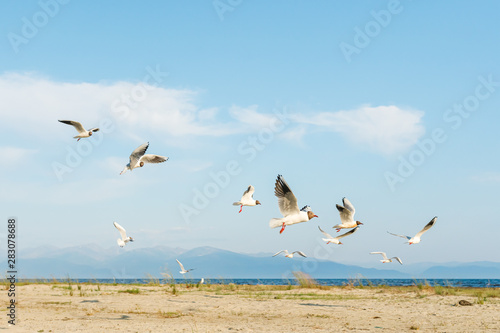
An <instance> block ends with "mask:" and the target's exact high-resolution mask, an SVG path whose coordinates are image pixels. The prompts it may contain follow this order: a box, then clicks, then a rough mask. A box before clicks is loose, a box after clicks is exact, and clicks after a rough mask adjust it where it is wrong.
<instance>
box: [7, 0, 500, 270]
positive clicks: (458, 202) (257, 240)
mask: <svg viewBox="0 0 500 333" xmlns="http://www.w3.org/2000/svg"><path fill="white" fill-rule="evenodd" d="M214 3H215V4H217V6H215V5H214ZM227 6H229V7H227ZM216 7H217V8H218V9H217V8H216ZM499 7H500V4H498V3H497V2H495V1H486V2H482V3H481V5H480V6H479V5H477V4H473V3H470V2H467V1H454V2H451V1H446V2H439V3H426V2H421V1H408V0H407V1H400V2H397V1H356V2H349V3H347V2H339V1H337V2H329V1H319V2H315V3H311V2H308V1H295V2H292V3H291V2H289V1H273V2H264V1H252V2H250V1H245V0H241V1H236V0H234V1H228V0H221V1H219V2H212V1H193V2H190V4H189V5H186V4H185V3H183V2H180V1H170V2H163V1H149V2H147V4H144V3H140V2H133V1H108V2H105V3H99V4H97V3H95V2H85V3H83V2H77V1H67V2H65V1H61V2H56V1H55V0H53V1H49V0H47V1H39V2H37V1H24V2H22V3H20V2H12V1H11V2H9V3H8V5H6V6H5V8H4V10H3V11H2V12H1V13H0V19H1V22H2V25H1V27H2V33H1V34H2V35H3V36H4V37H3V38H1V39H0V47H1V48H2V50H3V51H2V52H0V94H1V95H2V96H1V100H2V103H1V105H0V113H1V116H2V122H1V125H0V126H1V128H2V130H1V132H0V133H1V134H0V136H1V141H0V142H1V144H0V151H1V152H2V154H3V156H4V159H5V162H4V163H3V165H2V169H3V172H2V173H1V176H0V183H1V184H2V189H3V191H2V194H1V198H2V202H3V206H4V209H3V212H4V214H5V215H4V218H5V219H6V218H7V217H8V216H16V217H18V218H19V221H20V222H19V223H20V224H19V243H20V247H21V248H22V247H36V246H44V245H52V246H58V247H66V246H72V245H78V244H87V243H97V244H100V245H102V246H105V247H106V246H108V245H109V246H113V245H114V244H115V241H116V238H117V236H118V233H117V232H116V230H115V229H114V228H113V224H112V222H113V221H117V222H118V223H120V224H121V225H122V226H124V227H125V228H126V229H127V230H128V232H129V234H130V235H132V236H133V237H134V238H135V239H136V242H135V243H133V244H131V246H127V248H126V249H124V251H127V250H130V249H132V248H138V247H149V246H154V245H165V246H171V247H182V248H194V247H197V246H205V245H208V246H214V247H218V248H223V249H228V250H232V251H237V252H245V253H256V252H273V253H274V252H277V251H279V250H281V249H285V248H287V249H288V250H292V251H293V250H302V251H304V252H305V253H307V254H309V255H310V256H315V253H319V252H321V251H320V250H321V249H325V245H323V244H322V243H321V240H320V238H321V234H320V233H319V231H318V229H317V226H318V225H319V226H321V227H322V228H323V229H324V230H327V231H331V232H334V230H333V229H331V226H333V225H334V224H337V223H338V220H339V216H338V213H337V211H336V209H335V204H336V203H341V200H342V197H344V196H345V197H348V198H349V199H350V200H351V202H352V203H353V204H354V205H355V207H356V209H357V213H356V218H357V219H359V220H361V221H362V222H363V223H364V226H363V227H362V229H361V230H360V231H359V232H358V233H356V234H355V235H353V236H351V237H349V238H346V239H345V242H344V244H345V245H343V246H331V245H330V246H329V247H328V251H327V252H326V253H327V255H326V257H327V258H328V259H330V260H334V261H338V262H342V263H354V264H365V265H371V264H373V265H376V264H377V263H378V261H377V260H375V259H378V258H373V256H370V255H369V254H368V253H369V252H370V251H386V252H387V253H388V254H391V255H398V256H400V257H402V258H403V260H405V262H408V263H416V262H424V261H425V262H427V261H435V262H446V261H482V260H490V261H498V260H499V259H498V252H499V250H500V245H498V242H497V236H496V235H498V234H499V233H500V226H499V224H498V215H499V213H500V212H499V208H498V193H499V189H500V163H499V162H500V160H499V157H498V154H496V153H497V152H498V149H499V140H498V123H499V121H500V115H499V113H498V107H499V104H500V84H499V82H500V71H499V66H498V59H500V47H499V43H498V40H499V39H500V23H499V22H498V19H497V17H496V13H498V10H499V9H500V8H499ZM221 8H226V11H223V12H222V10H223V9H221ZM346 48H347V49H346ZM354 49H356V51H355V52H353V51H352V50H354ZM346 50H350V51H346ZM460 109H461V110H462V111H459V110H460ZM276 114H281V115H283V114H285V115H286V120H285V122H284V123H281V122H276V120H275V118H276ZM58 119H72V120H78V121H81V122H82V123H83V124H84V126H86V127H88V128H90V127H94V126H101V129H102V130H101V131H100V132H98V133H96V135H95V137H93V138H91V139H87V140H81V141H80V142H78V143H77V142H76V140H74V139H72V136H74V135H75V134H74V133H73V129H72V128H70V127H69V126H66V125H64V124H61V123H58V122H57V120H58ZM272 124H275V125H276V124H277V125H279V126H273V125H272ZM144 142H150V147H149V150H148V152H150V153H155V154H159V155H164V156H168V157H169V158H170V159H169V161H168V162H166V163H164V164H161V165H148V166H146V167H145V168H143V169H137V170H134V171H133V172H129V173H126V174H124V175H122V176H119V172H120V171H121V170H122V168H123V166H124V165H125V164H126V163H127V162H128V156H129V154H130V153H131V152H132V150H134V149H135V148H136V147H138V146H139V145H141V144H142V143H144ZM252 142H256V144H255V146H254V148H252V145H253V143H252ZM422 147H424V148H422ZM254 153H255V154H254ZM72 154H77V155H78V157H74V156H73V158H75V159H76V160H74V161H73V162H72V163H73V164H72V165H69V164H70V163H68V161H70V162H71V160H68V158H70V159H71V157H69V156H70V155H72ZM228 163H229V164H231V163H232V164H235V163H236V168H235V169H236V170H237V171H235V172H233V174H232V175H229V176H228V177H227V181H226V178H224V177H223V176H221V177H222V178H221V179H223V180H224V181H222V183H220V184H219V185H213V184H216V182H215V181H214V180H213V175H214V174H216V175H217V174H219V175H220V174H221V172H227V171H225V170H226V169H227V166H228ZM408 165H409V166H408ZM61 166H63V167H65V168H66V169H64V168H63V169H61ZM55 168H59V169H58V170H59V172H57V171H55V170H56V169H55ZM408 168H409V169H408ZM69 169H70V170H71V172H61V171H60V170H66V171H68V170H69ZM233 169H234V168H233ZM233 171H234V170H233ZM278 174H282V175H283V176H284V178H285V179H286V180H287V182H288V183H289V185H290V187H291V188H292V190H293V191H294V193H295V195H296V196H297V198H298V201H299V205H301V206H303V205H306V204H308V205H310V206H311V207H312V209H313V211H314V213H316V214H317V215H318V216H319V218H318V219H313V220H312V221H310V222H308V223H302V224H299V225H294V226H290V227H287V229H286V231H285V232H284V234H282V235H279V234H278V230H277V229H273V230H271V229H269V227H268V221H269V219H270V218H272V217H280V213H279V210H278V205H277V199H276V198H275V197H274V191H273V187H274V182H275V179H276V176H277V175H278ZM388 179H389V181H388ZM249 184H252V185H254V186H255V188H256V192H255V195H254V197H255V198H256V199H258V200H259V201H261V202H262V206H258V207H247V208H244V209H243V212H242V213H241V214H238V213H237V212H238V209H237V207H233V206H231V203H232V202H233V201H237V200H239V198H240V197H241V194H242V193H243V191H244V190H245V189H246V187H247V186H248V185H249ZM214 186H215V187H214ZM206 188H209V189H210V188H211V190H212V191H214V192H213V195H212V196H213V197H212V198H208V199H207V201H208V202H207V203H206V205H201V206H204V207H201V206H198V207H195V205H194V204H193V199H194V198H195V197H196V193H197V191H198V190H199V191H201V192H202V193H203V192H204V189H206ZM205 206H206V207H205ZM186 207H190V208H192V209H194V210H196V213H195V214H191V215H190V216H189V217H186V216H187V215H189V214H187V215H186ZM183 211H184V214H183V213H182V212H183ZM191 212H193V210H191ZM436 215H437V216H438V217H439V218H438V220H437V224H436V226H435V227H434V228H433V229H432V230H431V231H430V232H429V233H427V234H425V236H424V237H423V241H422V243H421V244H418V245H415V246H411V247H408V246H407V245H406V246H405V245H403V244H402V243H403V241H402V240H401V239H398V238H395V237H392V236H390V235H388V234H387V233H386V231H391V232H395V233H404V234H408V235H413V234H415V233H416V232H418V231H419V230H420V229H421V228H422V227H423V226H424V225H425V224H426V223H427V222H428V221H430V220H431V219H432V217H434V216H436Z"/></svg>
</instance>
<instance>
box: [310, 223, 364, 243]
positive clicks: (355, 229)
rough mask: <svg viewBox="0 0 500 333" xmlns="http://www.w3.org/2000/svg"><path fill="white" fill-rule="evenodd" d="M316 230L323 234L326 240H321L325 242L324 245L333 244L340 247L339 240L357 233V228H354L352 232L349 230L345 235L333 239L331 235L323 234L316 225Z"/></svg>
mask: <svg viewBox="0 0 500 333" xmlns="http://www.w3.org/2000/svg"><path fill="white" fill-rule="evenodd" d="M318 229H319V231H321V232H322V233H323V235H325V237H326V238H322V240H324V241H325V242H326V244H330V243H334V244H339V245H342V242H341V241H340V239H341V238H342V237H345V236H349V235H352V234H353V233H355V232H356V231H358V229H359V227H356V228H354V229H352V230H349V231H348V232H346V233H345V234H342V235H340V236H337V237H333V236H332V235H330V234H328V233H326V232H324V231H323V229H321V228H320V226H319V225H318Z"/></svg>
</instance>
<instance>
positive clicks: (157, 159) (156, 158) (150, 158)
mask: <svg viewBox="0 0 500 333" xmlns="http://www.w3.org/2000/svg"><path fill="white" fill-rule="evenodd" d="M140 160H141V161H142V162H144V163H162V162H165V161H166V160H168V157H165V156H160V155H153V154H146V155H143V156H142V157H141V158H140Z"/></svg>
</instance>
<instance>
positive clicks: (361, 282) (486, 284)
mask: <svg viewBox="0 0 500 333" xmlns="http://www.w3.org/2000/svg"><path fill="white" fill-rule="evenodd" d="M56 280H57V281H59V282H68V279H67V278H66V279H56ZM200 280H201V279H175V280H172V279H168V280H163V279H162V278H160V279H156V278H143V279H95V278H89V279H85V278H84V279H73V278H72V279H70V281H69V282H72V283H102V284H144V285H148V284H152V283H161V284H171V283H173V281H175V283H176V284H198V283H200ZM19 281H20V282H36V281H37V280H34V279H19ZM50 281H53V280H50ZM314 282H316V283H317V284H319V285H323V286H346V285H353V286H418V285H424V286H426V285H429V286H445V287H468V288H500V279H365V278H356V279H314ZM203 283H204V284H236V285H299V282H298V281H297V280H295V279H208V278H207V279H203Z"/></svg>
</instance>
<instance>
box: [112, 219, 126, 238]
mask: <svg viewBox="0 0 500 333" xmlns="http://www.w3.org/2000/svg"><path fill="white" fill-rule="evenodd" d="M113 225H114V226H115V228H116V229H118V231H119V232H120V235H121V236H122V239H127V232H126V231H125V229H124V228H123V227H122V226H121V225H119V224H118V223H116V222H113Z"/></svg>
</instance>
